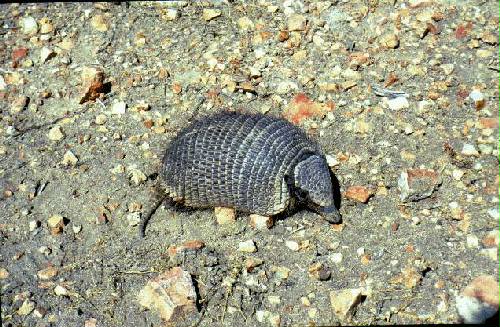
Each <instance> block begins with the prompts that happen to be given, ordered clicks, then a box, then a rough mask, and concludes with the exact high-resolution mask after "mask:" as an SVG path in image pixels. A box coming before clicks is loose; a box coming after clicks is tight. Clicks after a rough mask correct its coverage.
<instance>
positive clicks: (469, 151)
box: [462, 143, 479, 156]
mask: <svg viewBox="0 0 500 327" xmlns="http://www.w3.org/2000/svg"><path fill="white" fill-rule="evenodd" d="M462 154H463V155H465V156H478V155H479V152H478V151H477V150H476V147H475V146H474V145H472V144H469V143H464V146H463V148H462Z"/></svg>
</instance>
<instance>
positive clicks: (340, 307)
mask: <svg viewBox="0 0 500 327" xmlns="http://www.w3.org/2000/svg"><path fill="white" fill-rule="evenodd" d="M361 297H362V292H361V289H359V288H349V289H343V290H335V291H330V304H331V306H332V310H333V312H334V313H335V315H336V316H337V317H338V318H339V319H341V320H344V319H346V318H350V316H351V315H352V311H353V310H354V308H355V307H356V306H357V305H358V304H359V303H360V302H361Z"/></svg>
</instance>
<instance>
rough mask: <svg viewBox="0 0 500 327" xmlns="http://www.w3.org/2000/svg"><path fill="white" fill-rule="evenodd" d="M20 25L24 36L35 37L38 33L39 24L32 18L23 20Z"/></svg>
mask: <svg viewBox="0 0 500 327" xmlns="http://www.w3.org/2000/svg"><path fill="white" fill-rule="evenodd" d="M20 25H21V31H22V32H23V33H24V34H27V35H34V34H36V32H37V31H38V24H37V22H36V20H35V19H34V18H33V17H31V16H28V17H23V18H21V21H20Z"/></svg>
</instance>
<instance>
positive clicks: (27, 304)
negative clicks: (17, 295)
mask: <svg viewBox="0 0 500 327" xmlns="http://www.w3.org/2000/svg"><path fill="white" fill-rule="evenodd" d="M34 309H35V302H33V301H31V300H29V299H26V300H24V302H23V304H22V305H21V307H20V308H19V309H18V310H17V314H18V315H20V316H27V315H29V314H30V313H31V312H32V311H33V310H34Z"/></svg>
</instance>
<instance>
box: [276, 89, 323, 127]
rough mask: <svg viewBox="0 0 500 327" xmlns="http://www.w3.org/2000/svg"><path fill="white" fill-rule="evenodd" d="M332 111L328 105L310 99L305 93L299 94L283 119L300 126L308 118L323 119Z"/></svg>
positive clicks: (286, 110)
mask: <svg viewBox="0 0 500 327" xmlns="http://www.w3.org/2000/svg"><path fill="white" fill-rule="evenodd" d="M330 110H331V107H329V106H328V105H326V104H322V103H317V102H314V101H312V100H311V99H309V97H308V96H307V95H305V94H304V93H299V94H297V95H296V96H295V97H294V98H293V100H292V101H291V102H290V104H289V105H288V107H287V108H286V109H285V112H284V113H283V117H285V119H287V120H289V121H290V122H292V123H294V124H299V123H300V122H302V121H303V120H304V119H306V118H311V117H322V116H323V115H326V113H328V112H329V111H330Z"/></svg>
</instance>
